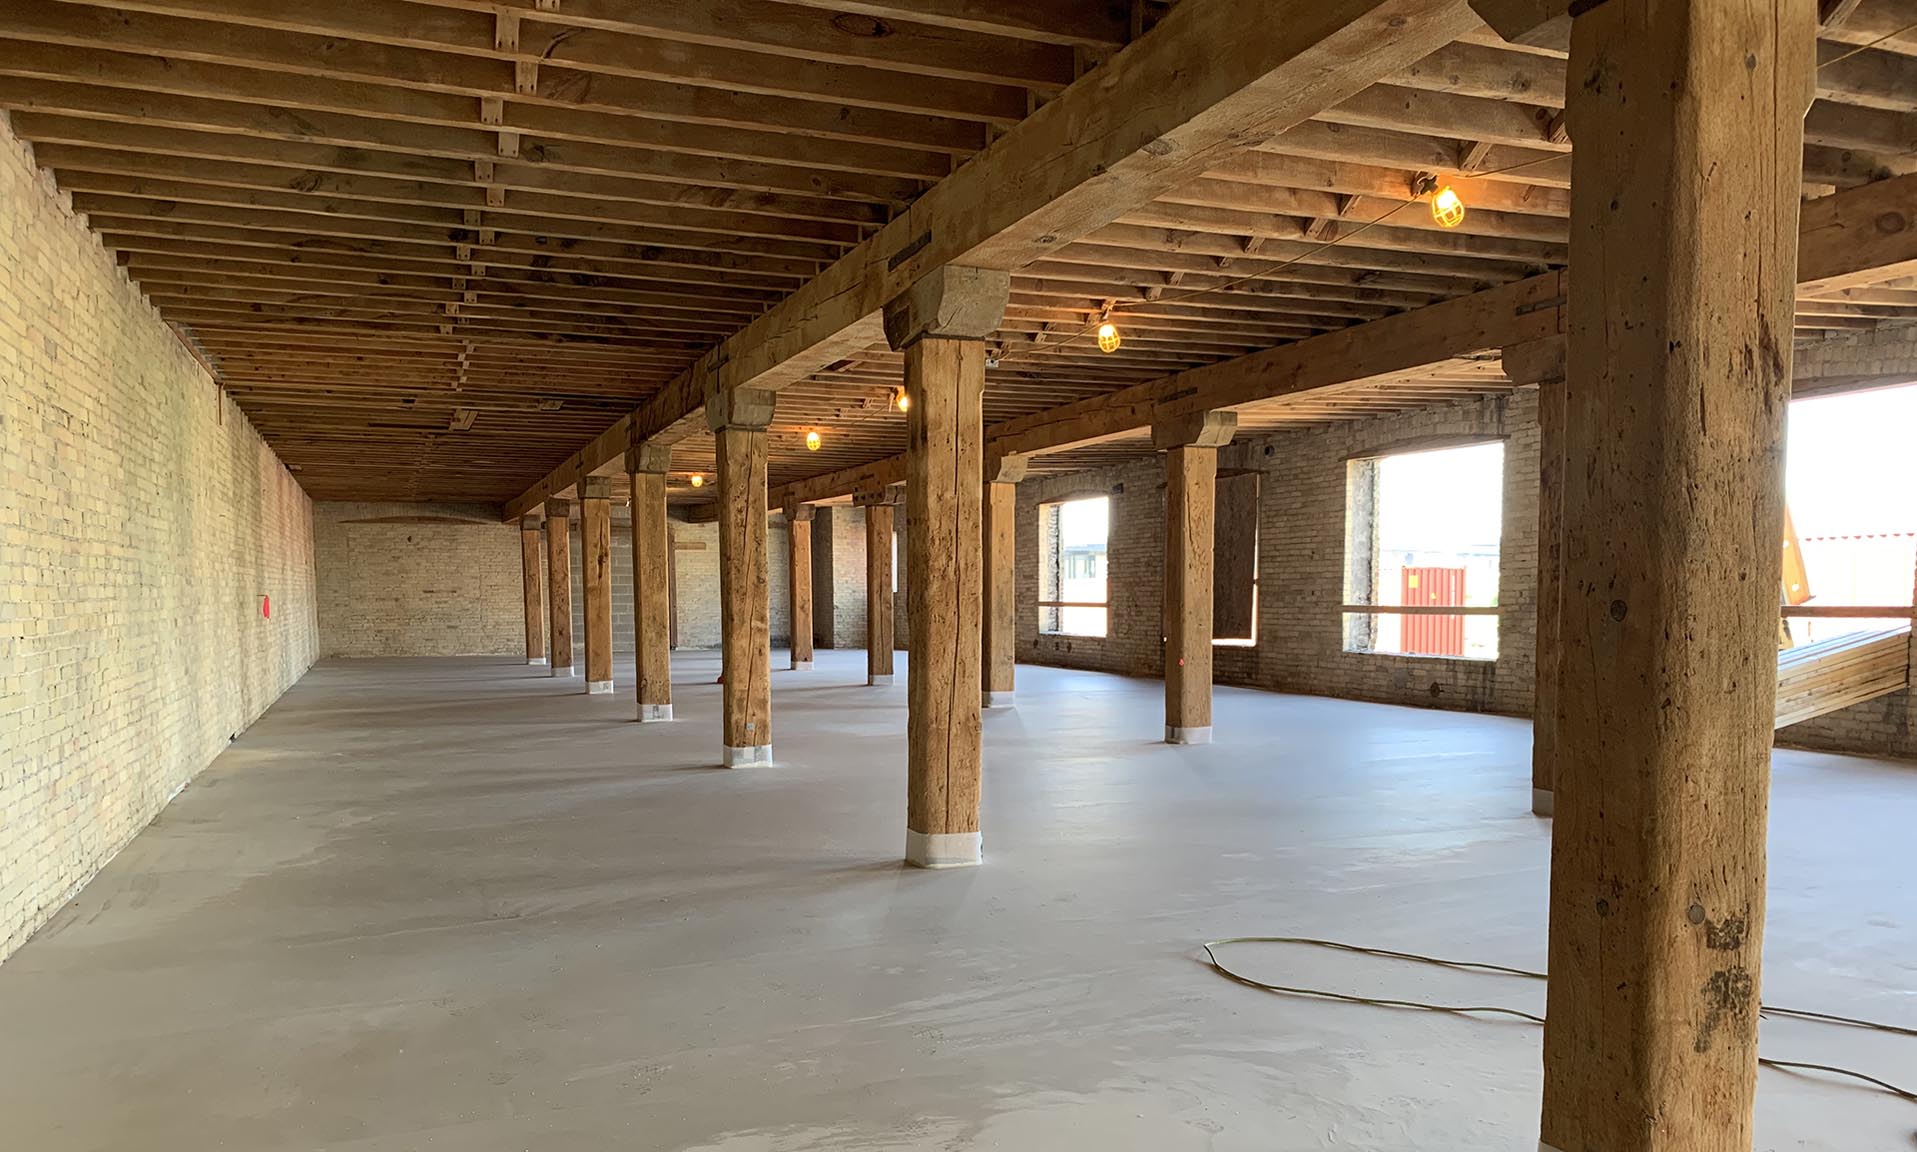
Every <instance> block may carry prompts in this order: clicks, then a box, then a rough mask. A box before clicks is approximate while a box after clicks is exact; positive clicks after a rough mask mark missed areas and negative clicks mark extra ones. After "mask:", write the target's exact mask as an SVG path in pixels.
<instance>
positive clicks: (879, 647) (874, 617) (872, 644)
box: [852, 488, 898, 685]
mask: <svg viewBox="0 0 1917 1152" xmlns="http://www.w3.org/2000/svg"><path fill="white" fill-rule="evenodd" d="M894 499H895V497H894V496H893V495H892V493H891V490H889V489H884V488H882V489H880V490H878V491H877V492H858V493H854V494H853V496H852V502H853V503H854V504H857V505H858V506H859V507H861V508H863V509H865V682H866V683H867V684H875V685H885V684H890V683H891V682H892V653H893V650H894V649H896V648H897V647H898V636H897V634H896V633H895V632H894V630H893V624H892V617H893V614H894V613H893V597H894V595H895V593H894V592H893V590H892V579H893V577H892V534H893V532H894V531H896V529H897V519H898V518H897V515H896V514H895V513H894V512H893V507H894V505H893V503H892V501H893V500H894Z"/></svg>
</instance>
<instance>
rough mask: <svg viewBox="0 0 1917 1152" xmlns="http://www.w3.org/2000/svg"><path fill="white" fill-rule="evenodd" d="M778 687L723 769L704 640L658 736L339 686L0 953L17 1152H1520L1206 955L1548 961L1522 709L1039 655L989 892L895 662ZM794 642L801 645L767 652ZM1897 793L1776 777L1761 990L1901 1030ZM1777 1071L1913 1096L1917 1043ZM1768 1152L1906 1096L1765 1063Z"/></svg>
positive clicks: (1464, 1028)
mask: <svg viewBox="0 0 1917 1152" xmlns="http://www.w3.org/2000/svg"><path fill="white" fill-rule="evenodd" d="M819 656H820V661H819V665H818V667H817V668H816V669H815V670H813V671H811V672H805V673H793V672H780V673H777V674H776V675H775V678H774V681H773V683H774V691H775V694H776V696H775V732H774V751H775V754H776V756H777V757H778V759H779V763H778V764H777V765H776V766H775V767H772V768H769V769H755V770H749V771H735V772H726V771H722V770H718V769H713V768H711V767H710V765H711V764H712V763H713V762H714V760H715V758H716V753H717V751H718V725H717V719H716V712H717V708H718V690H717V689H716V688H714V687H712V686H711V681H712V678H713V676H714V674H715V673H716V668H717V658H716V655H711V654H704V653H693V654H687V655H684V656H682V657H681V659H680V660H679V661H678V662H677V663H676V665H675V674H676V676H677V677H678V681H679V682H678V685H677V687H676V689H675V691H676V693H677V701H676V702H677V705H678V711H679V714H680V716H681V720H680V721H679V722H677V723H675V724H671V725H651V726H647V727H645V728H643V729H642V728H640V727H639V726H638V725H636V724H633V723H630V722H626V721H627V718H628V717H629V716H630V715H631V713H632V710H633V705H632V701H631V697H630V694H629V693H630V685H631V683H632V679H631V669H630V666H622V667H621V668H620V669H619V672H618V674H619V684H620V694H619V695H618V696H616V697H587V696H585V695H583V694H578V692H577V689H578V682H577V681H573V682H571V683H570V684H567V683H560V682H555V681H553V680H551V679H548V678H545V677H541V676H540V675H538V674H537V673H535V672H533V671H531V670H528V669H527V668H525V667H523V666H520V665H517V664H512V663H507V662H502V661H484V660H467V661H444V660H442V661H362V662H350V663H349V662H339V663H328V664H325V665H322V666H320V667H318V668H316V669H315V670H314V671H313V672H312V673H310V674H309V675H308V676H307V677H306V679H305V680H304V681H302V682H301V683H300V684H299V685H298V686H297V687H295V688H294V689H293V690H292V691H291V692H290V693H288V694H287V696H286V697H285V698H284V699H283V700H282V701H280V703H279V704H278V705H277V706H276V707H274V708H273V710H272V711H271V712H269V713H268V714H267V715H266V716H265V718H263V719H262V720H261V721H260V722H259V723H258V724H257V725H255V726H254V727H253V728H252V729H251V730H250V731H248V732H247V733H245V734H244V735H243V736H242V737H241V738H240V740H239V741H238V742H237V743H236V744H235V745H234V746H233V747H232V748H231V749H230V750H228V751H227V753H226V754H225V755H224V756H222V757H221V758H220V759H219V760H218V761H217V762H216V763H215V764H214V765H213V766H212V767H211V768H210V769H208V770H207V772H206V773H205V774H204V775H203V776H202V777H201V778H200V779H199V781H198V782H196V783H195V784H194V785H193V786H192V787H191V788H189V789H188V790H187V791H186V792H185V793H184V794H183V795H181V796H180V798H179V799H178V800H176V801H175V802H174V803H173V805H172V806H171V807H170V808H168V809H167V811H166V812H165V813H164V814H163V816H162V817H161V818H160V820H159V821H158V822H156V823H155V824H154V825H153V826H152V827H151V828H149V829H148V830H147V831H146V832H145V833H143V834H142V835H141V836H140V837H139V838H138V840H137V841H135V843H134V844H133V845H132V846H131V847H130V848H128V849H127V851H126V852H125V853H123V854H122V855H121V856H120V858H119V859H118V860H117V861H115V862H114V863H113V864H112V865H111V866H110V867H109V868H108V869H107V870H106V871H105V872H104V873H102V874H101V875H100V877H99V878H98V879H96V880H95V881H94V882H93V883H92V885H91V886H89V887H88V888H87V889H86V891H85V892H84V893H83V894H82V895H81V896H80V897H79V898H78V899H77V900H76V901H74V903H73V904H72V906H71V907H69V908H67V909H66V910H65V911H64V912H63V913H62V914H61V915H60V916H59V917H58V918H57V919H56V920H55V921H54V922H53V923H52V924H51V925H49V926H48V927H47V928H46V929H45V930H44V931H42V932H41V933H40V934H39V936H38V937H37V938H35V939H34V940H33V941H31V942H30V943H29V944H28V945H27V946H26V948H24V949H23V950H22V951H21V952H20V953H19V954H18V955H17V956H15V957H14V958H13V959H12V960H10V961H8V962H7V963H6V964H4V965H0V1146H4V1147H6V1148H10V1149H21V1150H23V1152H66V1150H77V1149H115V1150H122V1149H138V1150H140V1152H172V1150H179V1152H206V1150H208V1149H241V1150H245V1152H273V1150H279V1149H322V1148H323V1149H336V1150H348V1149H351V1150H355V1152H362V1150H363V1152H371V1150H374V1149H378V1150H381V1152H389V1150H390V1152H397V1150H401V1149H449V1150H458V1152H507V1150H510V1152H522V1150H527V1149H532V1150H537V1152H570V1150H575V1149H577V1150H588V1149H591V1150H600V1149H611V1148H622V1149H701V1150H713V1152H717V1150H723V1152H799V1150H851V1149H881V1148H883V1149H924V1150H933V1149H968V1148H990V1149H1007V1150H1018V1152H1030V1150H1039V1149H1045V1150H1051V1149H1098V1150H1100V1152H1111V1150H1115V1149H1116V1150H1125V1149H1140V1150H1146V1149H1149V1150H1151V1152H1180V1150H1186V1149H1191V1150H1198V1149H1210V1150H1239V1149H1245V1150H1249V1149H1258V1150H1261V1152H1266V1150H1271V1149H1281V1150H1283V1149H1319V1148H1339V1149H1378V1150H1386V1149H1389V1150H1391V1152H1402V1150H1404V1149H1421V1150H1425V1149H1439V1150H1464V1149H1470V1150H1473V1152H1477V1150H1484V1149H1517V1150H1522V1152H1530V1150H1531V1149H1533V1148H1535V1146H1536V1144H1535V1141H1536V1138H1537V1136H1536V1133H1537V1122H1536V1117H1537V1098H1538V1091H1539V1079H1540V1077H1539V1071H1538V1049H1539V1035H1540V1034H1539V1032H1538V1030H1537V1029H1535V1028H1533V1027H1531V1026H1529V1025H1525V1024H1520V1023H1513V1022H1498V1021H1496V1020H1469V1019H1459V1018H1454V1017H1439V1016H1433V1015H1429V1014H1421V1013H1410V1012H1402V1011H1389V1010H1381V1009H1372V1008H1363V1007H1357V1006H1350V1005H1341V1004H1333V1003H1327V1002H1321V1001H1306V1000H1299V999H1290V998H1283V997H1279V996H1274V995H1271V994H1267V993H1262V992H1258V991H1255V990H1252V989H1249V988H1245V987H1241V986H1238V985H1234V984H1232V983H1229V982H1227V981H1225V980H1223V979H1221V978H1219V977H1218V976H1216V975H1214V974H1213V973H1211V972H1210V971H1209V970H1207V969H1206V968H1204V967H1202V966H1201V965H1200V964H1199V963H1198V961H1197V960H1196V959H1195V956H1196V950H1195V948H1194V945H1196V944H1197V943H1198V942H1199V941H1201V940H1205V939H1209V938H1214V937H1219V936H1226V935H1246V934H1266V935H1273V934H1310V935H1320V936H1331V937H1337V938H1341V939H1346V940H1352V941H1360V942H1365V943H1370V944H1376V945H1382V946H1389V947H1395V948H1403V949H1411V950H1417V951H1427V952H1436V953H1439V954H1444V955H1450V956H1456V957H1465V958H1477V959H1486V960H1495V961H1502V962H1505V963H1513V964H1518V965H1522V966H1528V967H1542V966H1543V955H1544V896H1545V883H1546V876H1545V867H1546V862H1547V850H1548V834H1549V833H1548V825H1547V824H1546V823H1544V822H1541V821H1538V820H1535V819H1534V818H1532V817H1531V816H1530V815H1529V814H1528V811H1527V808H1528V803H1529V780H1528V775H1527V773H1528V767H1527V765H1528V763H1529V752H1528V747H1529V729H1528V726H1527V725H1526V724H1525V723H1523V722H1521V721H1514V720H1509V719H1501V718H1495V717H1481V716H1467V715H1459V714H1453V713H1443V712H1427V711H1419V710H1411V709H1400V708H1388V707H1380V706H1376V705H1366V704H1358V703H1352V702H1348V701H1337V700H1324V699H1313V698H1305V697H1288V696H1275V695H1269V694H1264V693H1257V692H1246V691H1234V690H1229V689H1223V690H1220V692H1219V694H1218V710H1217V711H1218V716H1217V731H1218V737H1219V742H1218V743H1217V744H1215V745H1212V746H1210V747H1206V748H1169V747H1166V746H1164V745H1162V744H1158V743H1155V742H1154V740H1155V737H1156V736H1157V735H1158V733H1159V731H1160V726H1161V723H1162V719H1161V709H1160V700H1161V696H1160V692H1161V689H1160V687H1159V685H1158V684H1157V683H1156V682H1154V681H1134V680H1124V679H1118V678H1115V677H1110V676H1101V675H1093V674H1088V673H1077V672H1064V671H1058V670H1052V669H1044V668H1021V669H1020V670H1019V678H1020V686H1021V688H1020V697H1021V705H1020V707H1019V709H1018V710H1017V711H1014V712H1002V713H991V714H988V716H987V719H986V737H987V744H988V757H989V763H988V768H987V780H986V794H985V795H986V803H985V851H986V864H985V866H984V867H983V868H981V869H976V870H966V871H957V872H943V873H927V872H918V871H908V870H904V869H902V868H901V867H900V865H899V862H898V861H899V857H900V853H901V850H902V846H903V840H904V819H903V816H904V809H905V802H904V736H903V733H904V728H905V709H904V701H905V687H904V684H905V677H904V675H903V674H902V673H903V669H901V675H900V677H899V681H898V684H897V686H896V687H893V688H889V689H869V688H866V687H864V686H863V663H862V660H863V657H862V655H861V654H858V653H836V652H821V653H820V654H819ZM779 663H783V661H782V660H780V661H776V662H775V666H777V664H779ZM1913 827H1917V769H1913V768H1912V767H1910V766H1898V765H1891V764H1885V763H1877V762H1872V761H1867V760H1857V759H1847V758H1843V757H1834V756H1820V755H1812V754H1807V753H1789V752H1787V753H1780V754H1779V755H1778V757H1777V770H1776V791H1775V802H1774V817H1773V829H1772V842H1773V846H1774V851H1773V855H1772V861H1771V877H1772V898H1771V920H1770V934H1769V938H1768V940H1767V956H1766V960H1765V965H1766V971H1765V996H1766V999H1768V1000H1771V1001H1773V1002H1777V1003H1786V1004H1791V1005H1794V1006H1800V1007H1806V1008H1816V1009H1822V1010H1826V1011H1834V1012H1842V1013H1856V1014H1864V1015H1869V1016H1875V1017H1878V1018H1884V1019H1892V1020H1898V1021H1901V1022H1903V1023H1906V1024H1910V1023H1917V995H1913V992H1912V989H1913V988H1917V895H1914V893H1917V882H1913V880H1912V877H1913V876H1917V837H1913V836H1912V835H1911V829H1912V828H1913ZM1228 955H1229V958H1230V959H1231V960H1232V961H1234V962H1235V963H1237V964H1239V965H1241V966H1242V967H1243V968H1244V969H1246V970H1248V971H1250V972H1253V973H1255V974H1258V975H1261V976H1263V977H1265V978H1267V979H1272V980H1291V981H1296V982H1305V983H1316V984H1319V985H1322V986H1329V987H1337V988H1343V989H1349V990H1353V991H1359V992H1370V993H1383V994H1390V995H1398V996H1414V997H1435V998H1450V999H1454V1000H1455V999H1467V998H1468V999H1471V1000H1473V1001H1477V1002H1484V1001H1486V1000H1489V1001H1491V1002H1497V1003H1508V1004H1512V1005H1515V1006H1521V1007H1529V1008H1531V1009H1533V1010H1541V1004H1542V999H1543V997H1542V994H1541V989H1539V988H1537V987H1535V986H1532V985H1530V984H1528V983H1526V982H1522V981H1510V980H1499V979H1495V978H1491V977H1475V976H1462V975H1458V976H1452V975H1445V974H1439V973H1435V972H1433V971H1431V970H1423V969H1416V968H1411V969H1407V968H1404V967H1399V966H1394V965H1391V964H1387V963H1384V962H1376V963H1373V962H1369V961H1364V962H1359V961H1354V960H1352V959H1349V958H1343V959H1341V958H1336V957H1333V956H1330V955H1328V954H1312V953H1311V952H1308V951H1300V950H1295V949H1293V950H1286V949H1281V948H1253V947H1247V948H1241V949H1238V950H1236V951H1233V952H1231V953H1229V954H1228ZM1764 1047H1765V1050H1766V1052H1767V1054H1770V1055H1774V1056H1779V1057H1786V1058H1793V1059H1799V1060H1813V1061H1821V1062H1837V1063H1843V1064H1848V1065H1852V1066H1856V1067H1860V1068H1864V1069H1867V1070H1871V1071H1874V1072H1876V1073H1878V1074H1879V1075H1882V1076H1886V1077H1889V1078H1892V1079H1899V1080H1903V1081H1906V1082H1908V1081H1910V1080H1913V1079H1917V1072H1914V1071H1913V1070H1914V1069H1917V1042H1912V1041H1909V1040H1897V1039H1895V1038H1892V1037H1887V1036H1879V1035H1876V1034H1866V1033H1859V1032H1854V1031H1851V1032H1847V1031H1845V1030H1841V1029H1832V1028H1821V1027H1814V1026H1811V1025H1807V1024H1799V1023H1794V1022H1790V1021H1782V1022H1774V1023H1769V1024H1767V1025H1766V1026H1765V1035H1764ZM1759 1093H1760V1099H1759V1104H1758V1113H1759V1124H1758V1130H1759V1140H1758V1147H1759V1148H1762V1149H1832V1150H1838V1149H1842V1150H1844V1152H1856V1150H1860V1149H1884V1148H1909V1147H1912V1130H1913V1128H1917V1107H1913V1106H1912V1105H1910V1104H1907V1103H1904V1102H1901V1101H1898V1100H1895V1099H1893V1098H1890V1097H1887V1096H1884V1095H1881V1094H1877V1093H1873V1092H1870V1091H1867V1090H1863V1089H1859V1088H1854V1087H1851V1086H1848V1085H1844V1084H1840V1083H1834V1082H1828V1081H1818V1080H1812V1079H1807V1078H1803V1077H1797V1076H1790V1075H1785V1074H1780V1073H1774V1072H1766V1073H1765V1074H1764V1075H1763V1077H1762V1080H1761V1082H1760V1086H1759Z"/></svg>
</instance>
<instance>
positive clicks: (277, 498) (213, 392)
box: [0, 118, 318, 957]
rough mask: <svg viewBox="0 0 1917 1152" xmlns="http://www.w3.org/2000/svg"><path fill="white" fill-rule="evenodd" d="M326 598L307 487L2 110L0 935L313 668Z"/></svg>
mask: <svg viewBox="0 0 1917 1152" xmlns="http://www.w3.org/2000/svg"><path fill="white" fill-rule="evenodd" d="M264 598H270V600H271V605H272V615H271V617H270V618H268V617H267V616H265V615H264V614H263V613H262V601H263V599H264ZM314 598H315V589H314V578H313V510H312V504H311V502H310V501H309V500H308V499H307V498H306V494H305V493H304V492H302V491H301V490H300V487H299V485H298V484H296V483H295V482H294V479H293V477H292V475H291V474H289V473H288V472H287V471H286V470H285V469H284V468H283V467H281V465H280V462H279V459H278V458H277V457H276V456H275V455H274V454H273V452H272V451H271V450H270V449H268V448H267V447H266V445H265V444H264V443H262V442H261V440H260V438H259V436H258V435H257V434H256V433H255V432H254V430H253V428H252V426H251V425H250V424H248V423H247V421H246V419H245V417H244V416H242V415H241V414H240V412H239V410H238V409H237V408H235V407H234V406H233V405H232V404H231V403H230V402H229V401H227V400H226V399H225V397H224V396H223V395H222V394H221V393H220V392H219V390H218V388H217V387H216V386H215V385H214V383H213V382H212V380H211V379H210V378H209V377H208V376H207V374H206V373H205V372H204V371H203V370H202V369H201V368H200V367H199V365H198V364H197V363H196V362H195V361H194V359H193V358H192V357H191V356H190V355H189V354H188V353H187V352H186V350H185V349H184V348H183V347H182V346H181V345H180V343H179V342H178V341H177V340H176V339H175V337H174V336H173V334H172V332H171V331H169V330H168V329H167V327H166V326H165V325H164V324H163V323H162V322H161V321H160V319H159V317H158V315H157V314H156V313H155V312H154V311H153V310H152V309H151V308H149V307H148V306H147V304H146V303H145V301H144V300H143V299H142V298H141V296H140V294H139V292H138V291H137V290H136V289H134V288H133V287H132V286H131V285H130V284H129V283H128V282H127V281H126V279H125V277H124V276H122V275H121V273H120V272H119V270H118V269H117V268H116V267H115V266H114V262H113V259H112V257H111V256H110V255H109V254H108V253H107V252H105V251H104V250H103V249H102V248H101V247H100V244H99V242H98V241H97V240H96V239H95V238H94V237H93V235H92V234H90V233H89V232H88V231H87V229H86V227H85V224H84V222H83V221H82V220H81V219H80V218H78V217H76V216H74V215H73V213H72V212H71V211H70V210H69V209H68V207H67V206H66V204H65V203H64V201H63V198H62V197H61V196H59V195H58V194H57V193H56V192H55V191H54V189H53V186H52V184H51V182H50V180H49V179H48V178H47V177H45V176H44V175H43V174H41V173H39V172H38V171H36V170H35V168H34V167H33V165H32V161H31V157H30V152H29V150H28V149H27V148H26V146H25V145H23V144H22V143H21V142H20V141H18V140H17V139H16V138H15V137H14V136H13V135H12V134H11V132H10V131H9V130H8V129H7V128H6V127H5V125H4V120H3V118H0V770H3V772H4V774H0V957H4V956H6V955H8V954H10V953H11V952H12V951H13V950H14V949H16V948H18V947H19V946H20V945H21V943H23V942H24V941H25V940H26V938H27V936H28V934H30V933H31V932H32V931H33V930H34V929H35V928H37V927H39V926H40V925H41V924H42V923H43V922H45V920H46V919H47V918H48V917H49V916H51V915H52V914H53V912H54V911H56V910H57V909H58V908H59V906H60V905H61V904H62V903H63V902H64V901H65V900H66V899H67V898H68V897H69V896H70V895H71V894H72V893H74V892H75V891H77V890H78V889H79V887H80V886H81V885H83V884H84V883H86V881H87V880H88V879H89V878H90V877H92V876H93V874H94V873H95V872H97V871H98V870H99V869H100V867H101V866H102V865H104V864H105V863H106V862H107V861H108V860H110V859H112V857H113V855H114V854H115V853H117V852H118V851H119V850H120V849H121V848H122V847H123V846H125V844H126V843H127V841H128V840H130V839H132V837H133V836H134V835H135V834H136V833H138V832H139V830H140V829H141V828H142V827H144V826H145V825H146V824H147V823H148V822H149V821H150V820H152V819H153V817H154V816H155V815H156V814H157V813H158V812H159V811H160V809H161V808H162V807H164V806H165V805H166V803H167V801H168V800H170V799H171V798H172V797H173V796H174V795H176V794H177V793H178V792H179V790H180V789H181V788H182V787H184V786H185V785H186V783H187V782H188V781H189V780H191V779H192V778H193V777H194V775H195V774H196V773H198V772H199V771H200V769H201V768H203V767H205V766H206V764H207V763H208V762H209V761H211V760H212V759H213V757H214V756H216V755H218V753H219V752H220V750H221V749H222V748H224V747H225V746H226V744H227V742H228V740H229V739H231V738H232V737H233V736H234V735H235V734H237V733H239V732H242V731H244V730H245V729H246V727H247V725H248V724H250V723H252V721H253V720H254V719H256V718H257V717H258V716H259V715H260V713H262V712H264V711H265V710H266V708H267V706H268V705H270V704H272V703H273V701H274V700H276V699H278V698H279V696H280V694H281V693H282V692H284V691H285V690H286V689H287V687H288V686H290V685H291V684H292V683H293V682H294V681H295V680H297V679H298V678H299V677H300V675H301V674H302V673H304V672H305V671H306V669H307V667H308V666H310V665H311V664H312V662H313V659H314V655H315V653H316V652H317V650H318V628H317V623H316V615H315V601H314Z"/></svg>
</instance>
